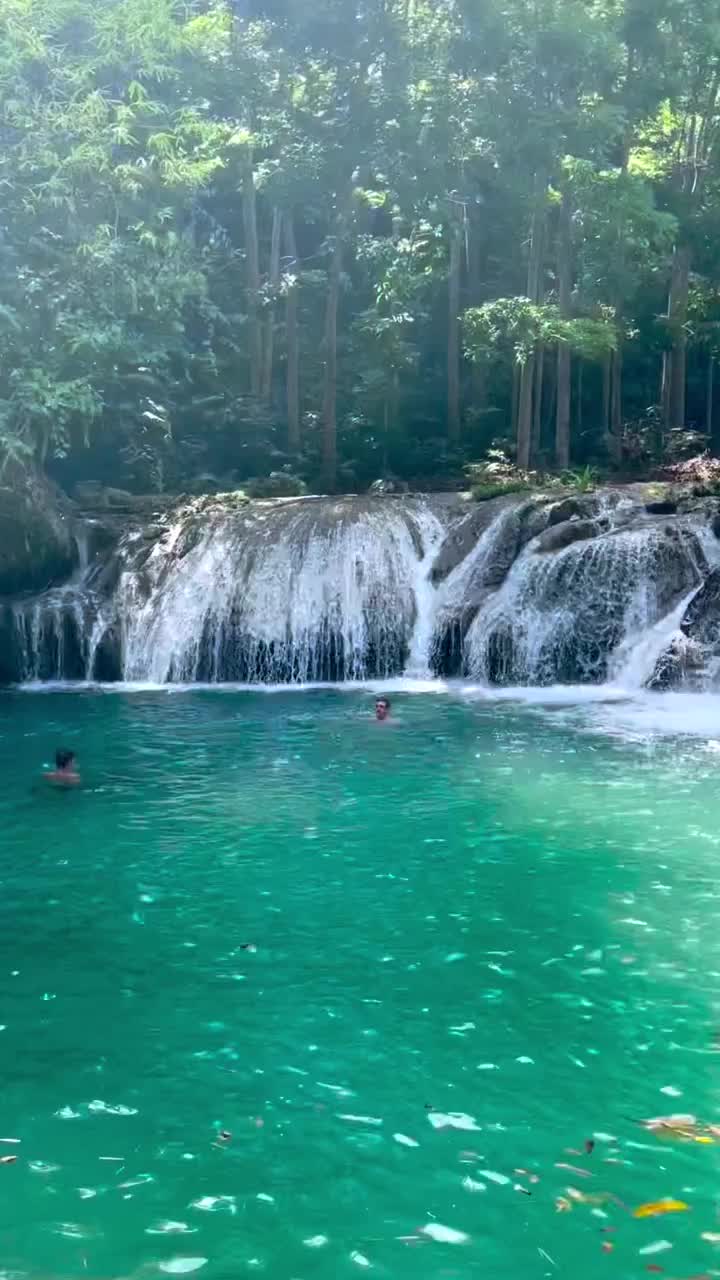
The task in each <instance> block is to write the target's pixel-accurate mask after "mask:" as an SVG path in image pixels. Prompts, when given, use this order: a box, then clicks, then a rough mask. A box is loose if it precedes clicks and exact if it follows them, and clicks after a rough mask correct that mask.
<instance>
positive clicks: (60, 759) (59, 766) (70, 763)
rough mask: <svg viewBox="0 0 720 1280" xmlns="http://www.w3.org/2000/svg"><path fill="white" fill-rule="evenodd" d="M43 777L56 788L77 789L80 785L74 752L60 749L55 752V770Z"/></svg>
mask: <svg viewBox="0 0 720 1280" xmlns="http://www.w3.org/2000/svg"><path fill="white" fill-rule="evenodd" d="M45 777H46V778H47V781H48V782H52V783H53V784H54V785H55V786H56V787H77V786H79V785H80V774H79V773H78V771H77V759H76V756H75V752H74V751H65V750H63V749H62V748H61V749H60V750H58V751H56V752H55V768H54V769H53V770H52V772H50V773H46V774H45Z"/></svg>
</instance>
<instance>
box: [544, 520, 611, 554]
mask: <svg viewBox="0 0 720 1280" xmlns="http://www.w3.org/2000/svg"><path fill="white" fill-rule="evenodd" d="M599 532H600V530H599V528H598V526H597V524H596V523H595V521H594V520H568V522H567V523H566V524H558V525H555V527H554V528H550V529H546V530H545V532H544V533H541V534H540V537H539V538H538V543H537V550H538V551H539V552H540V553H541V554H542V553H546V554H547V553H550V552H553V551H563V550H564V548H565V547H571V546H572V544H573V543H574V542H587V541H588V539H589V538H595V537H597V535H598V533H599Z"/></svg>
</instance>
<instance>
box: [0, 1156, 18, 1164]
mask: <svg viewBox="0 0 720 1280" xmlns="http://www.w3.org/2000/svg"><path fill="white" fill-rule="evenodd" d="M16 1160H17V1156H0V1164H15V1161H16Z"/></svg>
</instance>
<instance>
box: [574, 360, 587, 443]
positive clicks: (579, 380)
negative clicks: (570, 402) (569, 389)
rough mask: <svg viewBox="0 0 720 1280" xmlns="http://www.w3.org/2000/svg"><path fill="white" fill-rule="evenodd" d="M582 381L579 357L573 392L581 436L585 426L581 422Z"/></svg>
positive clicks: (581, 367) (583, 368)
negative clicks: (575, 386)
mask: <svg viewBox="0 0 720 1280" xmlns="http://www.w3.org/2000/svg"><path fill="white" fill-rule="evenodd" d="M584 381H585V366H584V364H583V361H582V356H581V357H580V358H579V359H578V361H577V388H576V391H575V416H576V418H577V425H578V434H579V435H582V431H583V427H584V425H585V424H584V422H583V396H584V394H585V392H584V386H583V384H584Z"/></svg>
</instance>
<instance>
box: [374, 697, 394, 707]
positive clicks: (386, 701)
mask: <svg viewBox="0 0 720 1280" xmlns="http://www.w3.org/2000/svg"><path fill="white" fill-rule="evenodd" d="M381 702H384V703H385V706H386V707H387V709H388V711H389V710H390V708H391V707H392V702H391V701H390V699H389V698H386V697H385V694H384V693H379V694H378V696H377V698H376V699H375V706H376V707H377V706H379V705H380V703H381Z"/></svg>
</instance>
